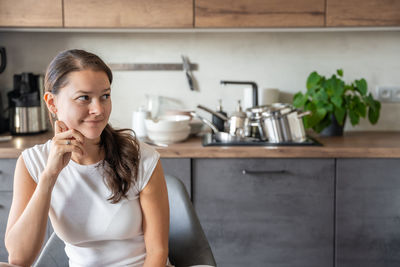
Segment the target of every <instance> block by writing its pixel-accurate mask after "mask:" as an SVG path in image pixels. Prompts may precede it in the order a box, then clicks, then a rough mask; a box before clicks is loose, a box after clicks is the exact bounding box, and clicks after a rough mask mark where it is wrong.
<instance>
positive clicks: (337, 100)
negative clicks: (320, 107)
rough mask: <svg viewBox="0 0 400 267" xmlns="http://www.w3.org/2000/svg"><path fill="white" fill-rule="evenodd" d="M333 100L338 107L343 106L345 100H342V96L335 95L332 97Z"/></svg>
mask: <svg viewBox="0 0 400 267" xmlns="http://www.w3.org/2000/svg"><path fill="white" fill-rule="evenodd" d="M331 102H332V103H333V104H334V105H335V106H336V107H337V108H341V107H342V103H343V100H342V98H341V97H338V96H336V95H335V96H333V97H332V98H331Z"/></svg>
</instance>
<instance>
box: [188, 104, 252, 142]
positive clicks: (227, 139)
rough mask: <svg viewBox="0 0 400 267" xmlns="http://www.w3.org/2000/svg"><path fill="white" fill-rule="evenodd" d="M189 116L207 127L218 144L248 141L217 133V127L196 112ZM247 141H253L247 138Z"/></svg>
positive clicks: (225, 133)
mask: <svg viewBox="0 0 400 267" xmlns="http://www.w3.org/2000/svg"><path fill="white" fill-rule="evenodd" d="M190 115H192V116H193V117H195V118H199V119H200V120H201V121H202V122H203V123H204V124H206V125H207V126H209V127H210V128H211V130H212V131H213V132H214V133H213V138H215V140H216V141H217V142H220V143H233V142H240V141H246V140H247V139H248V138H246V137H242V136H236V135H231V134H229V133H227V132H220V131H218V129H217V127H215V125H214V124H212V122H210V121H209V120H207V119H205V118H203V117H201V116H200V115H198V114H197V113H196V112H190ZM249 140H251V141H254V140H253V139H250V138H249Z"/></svg>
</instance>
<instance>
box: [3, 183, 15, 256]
mask: <svg viewBox="0 0 400 267" xmlns="http://www.w3.org/2000/svg"><path fill="white" fill-rule="evenodd" d="M11 201H12V192H4V191H3V192H0V235H1V240H2V242H1V243H0V262H7V261H8V252H7V250H6V247H5V244H4V238H5V234H6V228H7V220H8V213H9V212H10V207H11Z"/></svg>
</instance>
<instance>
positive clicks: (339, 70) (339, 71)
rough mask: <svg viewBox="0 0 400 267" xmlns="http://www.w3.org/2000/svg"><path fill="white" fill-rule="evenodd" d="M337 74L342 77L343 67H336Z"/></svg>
mask: <svg viewBox="0 0 400 267" xmlns="http://www.w3.org/2000/svg"><path fill="white" fill-rule="evenodd" d="M336 73H337V75H339V76H340V77H343V69H338V70H336Z"/></svg>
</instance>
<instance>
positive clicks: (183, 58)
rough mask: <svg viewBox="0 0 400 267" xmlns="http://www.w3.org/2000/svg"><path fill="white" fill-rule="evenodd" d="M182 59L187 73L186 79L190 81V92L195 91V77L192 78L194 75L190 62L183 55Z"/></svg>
mask: <svg viewBox="0 0 400 267" xmlns="http://www.w3.org/2000/svg"><path fill="white" fill-rule="evenodd" d="M181 57H182V61H183V70H184V71H185V72H186V78H187V80H188V83H189V87H190V90H192V91H194V86H193V77H192V73H191V71H190V64H189V60H188V59H187V58H186V57H185V56H183V55H181Z"/></svg>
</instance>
